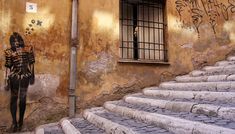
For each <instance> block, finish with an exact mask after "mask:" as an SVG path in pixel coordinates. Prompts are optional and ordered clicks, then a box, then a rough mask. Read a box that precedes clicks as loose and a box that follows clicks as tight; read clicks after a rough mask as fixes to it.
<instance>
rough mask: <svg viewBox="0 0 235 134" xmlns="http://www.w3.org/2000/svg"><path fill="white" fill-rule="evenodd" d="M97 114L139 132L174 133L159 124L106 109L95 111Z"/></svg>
mask: <svg viewBox="0 0 235 134" xmlns="http://www.w3.org/2000/svg"><path fill="white" fill-rule="evenodd" d="M94 113H95V114H96V115H98V116H100V117H103V118H105V119H108V120H111V121H112V122H115V123H117V124H120V125H123V126H126V127H128V128H130V129H132V130H133V131H134V132H135V133H137V134H146V133H148V134H172V133H171V132H169V131H168V130H165V129H162V128H159V127H157V126H154V125H151V124H146V123H143V122H140V121H137V120H134V119H131V118H129V117H124V116H120V115H118V114H115V113H112V112H109V111H107V110H105V109H100V110H99V111H96V112H94Z"/></svg>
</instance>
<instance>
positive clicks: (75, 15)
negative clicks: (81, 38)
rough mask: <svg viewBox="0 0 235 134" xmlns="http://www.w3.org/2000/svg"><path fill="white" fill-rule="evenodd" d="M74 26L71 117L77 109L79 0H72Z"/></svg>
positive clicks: (72, 29)
mask: <svg viewBox="0 0 235 134" xmlns="http://www.w3.org/2000/svg"><path fill="white" fill-rule="evenodd" d="M71 24H72V26H71V41H70V43H71V49H70V80H69V93H68V94H69V117H74V116H75V111H76V94H75V90H76V79H77V45H78V30H77V29H78V0H72V23H71Z"/></svg>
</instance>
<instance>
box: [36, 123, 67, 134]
mask: <svg viewBox="0 0 235 134" xmlns="http://www.w3.org/2000/svg"><path fill="white" fill-rule="evenodd" d="M35 134H65V133H64V131H63V129H62V127H61V126H60V123H59V122H57V123H51V124H46V125H41V126H39V127H37V128H36V129H35Z"/></svg>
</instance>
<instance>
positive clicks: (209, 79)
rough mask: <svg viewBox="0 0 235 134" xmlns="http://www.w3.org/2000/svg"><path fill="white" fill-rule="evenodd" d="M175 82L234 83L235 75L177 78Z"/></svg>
mask: <svg viewBox="0 0 235 134" xmlns="http://www.w3.org/2000/svg"><path fill="white" fill-rule="evenodd" d="M175 81H176V82H220V81H235V74H232V75H209V76H197V77H192V76H190V75H184V76H177V77H176V78H175Z"/></svg>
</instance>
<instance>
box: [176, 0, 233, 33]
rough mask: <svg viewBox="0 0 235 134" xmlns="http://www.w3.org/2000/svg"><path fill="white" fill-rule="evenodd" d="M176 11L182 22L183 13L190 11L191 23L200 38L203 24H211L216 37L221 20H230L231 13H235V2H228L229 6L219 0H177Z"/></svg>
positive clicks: (229, 0) (230, 0) (231, 0)
mask: <svg viewBox="0 0 235 134" xmlns="http://www.w3.org/2000/svg"><path fill="white" fill-rule="evenodd" d="M175 5H176V10H177V12H178V14H179V17H180V21H181V22H184V21H185V20H183V19H182V16H183V12H184V11H186V10H187V11H189V13H190V15H191V22H192V23H193V25H194V28H195V30H196V31H197V33H198V36H199V37H200V30H199V28H200V26H201V24H202V23H204V22H205V23H209V24H210V26H211V29H212V31H213V32H214V34H215V35H216V26H217V24H218V20H219V19H224V20H225V21H227V20H229V13H235V0H228V5H226V4H224V3H222V2H219V1H218V0H176V1H175Z"/></svg>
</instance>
